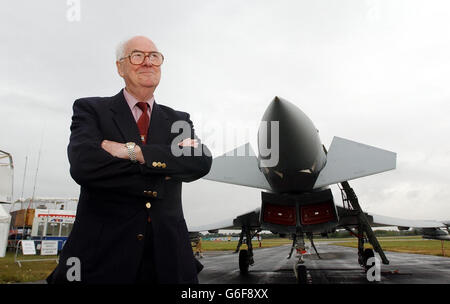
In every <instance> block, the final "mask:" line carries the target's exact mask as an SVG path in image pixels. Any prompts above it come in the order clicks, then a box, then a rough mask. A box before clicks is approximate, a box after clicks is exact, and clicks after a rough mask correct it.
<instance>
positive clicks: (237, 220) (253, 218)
mask: <svg viewBox="0 0 450 304" xmlns="http://www.w3.org/2000/svg"><path fill="white" fill-rule="evenodd" d="M259 213H260V208H256V209H255V210H252V211H250V212H247V213H243V214H241V215H238V216H236V217H233V218H229V219H226V220H223V221H220V222H217V223H212V224H208V225H202V226H193V227H188V230H189V232H204V231H209V232H216V231H218V230H241V229H242V226H247V227H251V228H254V229H257V228H259V227H260V225H261V224H260V222H259Z"/></svg>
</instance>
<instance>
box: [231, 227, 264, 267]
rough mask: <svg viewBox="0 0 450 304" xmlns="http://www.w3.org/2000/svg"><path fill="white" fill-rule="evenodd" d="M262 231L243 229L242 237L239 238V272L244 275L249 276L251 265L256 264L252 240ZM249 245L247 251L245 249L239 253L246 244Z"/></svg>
mask: <svg viewBox="0 0 450 304" xmlns="http://www.w3.org/2000/svg"><path fill="white" fill-rule="evenodd" d="M260 231H261V230H260V229H258V230H256V231H253V230H251V229H250V228H249V227H242V231H241V235H240V236H239V242H238V245H237V248H236V251H235V253H238V252H239V270H240V271H241V274H242V275H246V274H248V269H249V267H250V266H251V265H253V264H254V263H255V261H254V260H253V245H252V238H253V237H254V236H255V235H256V234H257V233H259V232H260ZM244 238H245V244H246V245H247V250H245V249H243V250H241V251H239V249H240V248H241V246H242V243H243V242H244Z"/></svg>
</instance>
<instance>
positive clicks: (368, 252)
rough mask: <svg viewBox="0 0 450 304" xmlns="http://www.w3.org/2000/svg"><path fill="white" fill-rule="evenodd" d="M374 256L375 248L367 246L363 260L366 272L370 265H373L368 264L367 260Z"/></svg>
mask: <svg viewBox="0 0 450 304" xmlns="http://www.w3.org/2000/svg"><path fill="white" fill-rule="evenodd" d="M373 257H375V254H374V252H373V249H369V248H366V249H365V250H364V252H363V262H364V265H363V267H364V270H365V271H366V272H367V271H368V270H369V269H370V267H372V266H373V265H367V261H368V260H369V259H370V258H373Z"/></svg>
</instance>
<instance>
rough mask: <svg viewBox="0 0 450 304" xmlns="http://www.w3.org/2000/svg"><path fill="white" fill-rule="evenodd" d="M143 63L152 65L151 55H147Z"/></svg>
mask: <svg viewBox="0 0 450 304" xmlns="http://www.w3.org/2000/svg"><path fill="white" fill-rule="evenodd" d="M142 65H146V66H152V65H153V64H152V63H151V62H150V55H147V56H145V57H144V62H143V63H142Z"/></svg>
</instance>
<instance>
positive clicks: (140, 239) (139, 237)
mask: <svg viewBox="0 0 450 304" xmlns="http://www.w3.org/2000/svg"><path fill="white" fill-rule="evenodd" d="M136 238H137V239H138V241H142V240H143V239H144V235H143V234H142V233H139V234H138V235H137V236H136Z"/></svg>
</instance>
